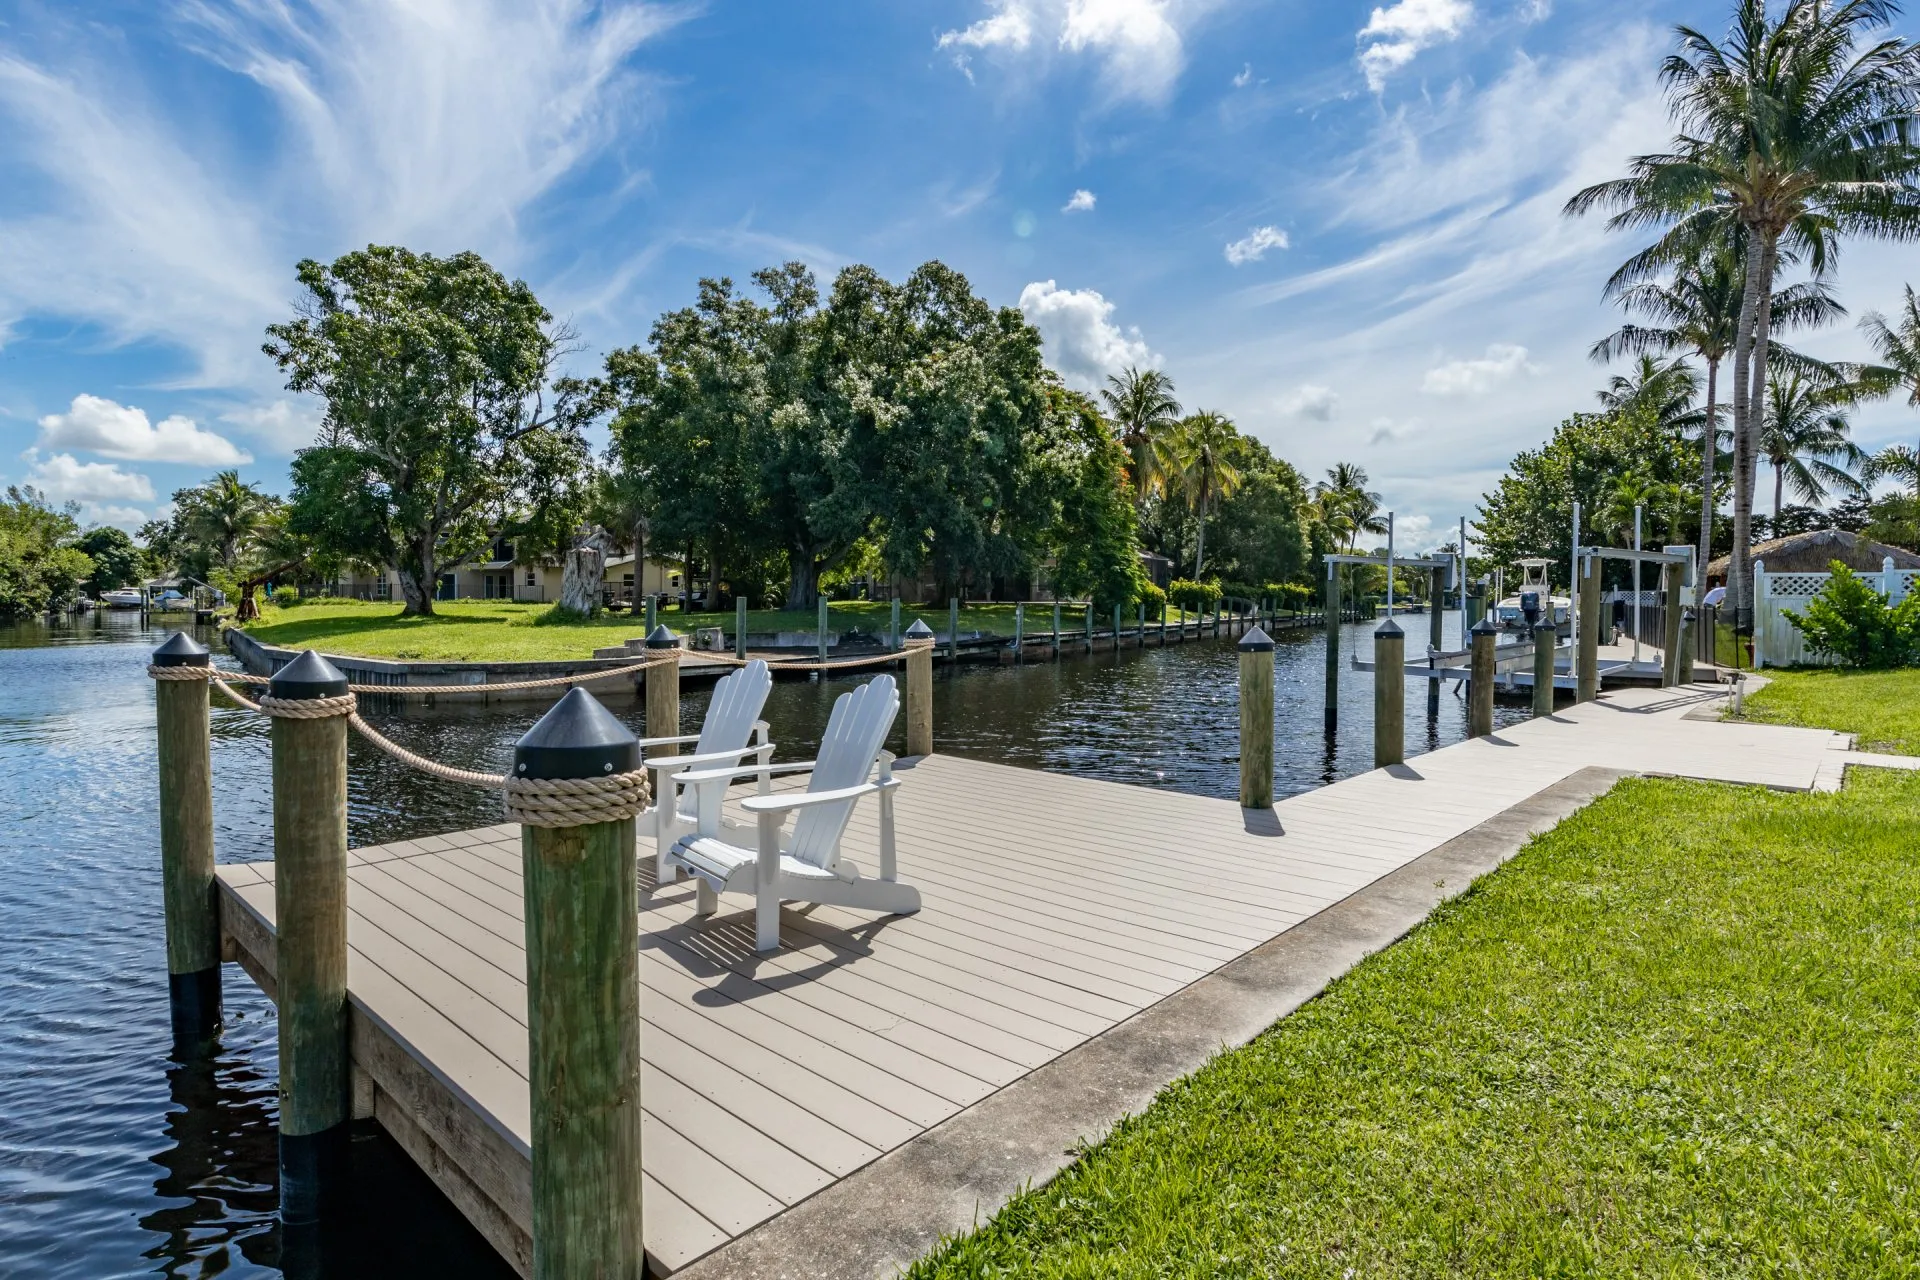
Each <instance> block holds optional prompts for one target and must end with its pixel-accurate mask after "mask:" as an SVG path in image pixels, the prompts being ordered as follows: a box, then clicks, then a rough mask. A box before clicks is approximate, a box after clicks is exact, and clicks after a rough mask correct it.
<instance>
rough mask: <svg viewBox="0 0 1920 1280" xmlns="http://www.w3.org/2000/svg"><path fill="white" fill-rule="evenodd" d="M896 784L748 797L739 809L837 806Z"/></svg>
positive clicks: (762, 810) (781, 810) (782, 810)
mask: <svg viewBox="0 0 1920 1280" xmlns="http://www.w3.org/2000/svg"><path fill="white" fill-rule="evenodd" d="M899 785H900V784H899V783H898V782H893V781H889V782H863V783H861V784H860V785H859V786H857V787H837V788H835V789H834V790H832V791H800V792H795V793H793V794H791V795H784V796H748V797H747V798H746V799H745V800H742V801H741V802H740V807H741V808H742V809H745V810H746V811H747V812H748V813H785V812H786V811H787V810H789V809H806V808H811V807H812V806H813V805H816V804H839V803H841V802H842V801H845V800H858V799H859V798H860V797H861V796H864V795H867V794H868V793H870V792H874V791H887V790H891V789H892V788H894V787H897V786H899Z"/></svg>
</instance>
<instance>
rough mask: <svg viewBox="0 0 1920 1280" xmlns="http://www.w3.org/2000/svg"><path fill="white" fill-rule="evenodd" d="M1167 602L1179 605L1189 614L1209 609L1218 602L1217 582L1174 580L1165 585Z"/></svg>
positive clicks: (1218, 589)
mask: <svg viewBox="0 0 1920 1280" xmlns="http://www.w3.org/2000/svg"><path fill="white" fill-rule="evenodd" d="M1167 601H1168V603H1170V604H1176V605H1179V606H1180V607H1181V608H1182V609H1185V610H1187V611H1188V612H1190V613H1197V612H1201V611H1204V610H1207V609H1211V608H1212V607H1213V606H1214V605H1216V604H1218V603H1219V601H1220V584H1219V583H1217V582H1195V581H1194V580H1193V579H1191V578H1175V579H1174V580H1173V581H1172V582H1170V583H1168V584H1167Z"/></svg>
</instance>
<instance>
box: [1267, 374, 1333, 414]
mask: <svg viewBox="0 0 1920 1280" xmlns="http://www.w3.org/2000/svg"><path fill="white" fill-rule="evenodd" d="M1339 407H1340V396H1339V393H1337V392H1336V391H1334V389H1333V388H1332V387H1322V386H1319V385H1317V384H1315V383H1311V382H1303V383H1301V384H1300V385H1299V386H1298V387H1295V388H1294V389H1293V392H1292V393H1291V394H1290V395H1287V396H1285V397H1283V398H1282V399H1281V401H1280V412H1281V413H1284V414H1286V415H1287V416H1288V417H1289V418H1310V419H1312V420H1313V421H1315V422H1331V421H1332V420H1333V415H1334V412H1335V411H1336V410H1337V409H1339Z"/></svg>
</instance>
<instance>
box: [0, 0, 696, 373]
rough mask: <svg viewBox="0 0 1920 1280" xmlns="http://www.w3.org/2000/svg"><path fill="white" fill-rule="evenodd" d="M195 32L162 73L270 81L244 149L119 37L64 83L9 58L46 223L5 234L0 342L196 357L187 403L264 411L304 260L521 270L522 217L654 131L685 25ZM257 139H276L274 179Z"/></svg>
mask: <svg viewBox="0 0 1920 1280" xmlns="http://www.w3.org/2000/svg"><path fill="white" fill-rule="evenodd" d="M173 12H174V13H175V14H176V15H177V20H178V21H179V22H180V23H181V24H183V25H184V26H185V27H186V28H187V30H186V32H185V35H184V38H183V39H182V40H181V42H180V47H179V48H176V49H172V50H169V51H168V60H167V61H166V62H165V64H164V65H168V66H172V65H173V62H174V61H176V60H177V59H176V58H175V55H178V56H179V57H187V58H191V57H194V56H199V57H202V58H205V59H207V60H210V61H212V62H214V63H217V64H219V66H220V67H221V68H222V69H224V70H225V71H228V72H231V73H233V75H234V76H236V77H242V78H244V80H246V81H250V82H251V84H252V86H253V88H254V90H255V91H256V93H257V96H256V98H255V100H254V101H253V102H251V103H249V104H247V105H246V106H245V107H236V108H234V109H232V110H231V111H230V113H229V114H230V115H231V116H232V117H233V118H235V119H239V118H240V117H241V116H243V115H244V116H246V117H247V124H246V128H245V129H241V128H240V127H239V126H237V125H236V126H235V127H234V128H233V129H231V130H229V131H227V132H225V133H222V132H215V133H212V134H209V133H208V117H207V116H206V115H205V114H204V113H203V112H200V111H198V110H191V109H189V110H183V109H182V106H181V104H183V103H187V104H192V103H197V102H199V98H198V97H197V96H196V95H193V94H186V95H183V94H181V93H180V91H179V87H178V85H177V84H176V83H174V82H173V81H172V80H162V79H160V78H158V77H148V76H146V75H143V69H144V68H143V66H142V64H139V63H135V62H133V61H131V60H130V59H131V55H127V54H125V53H124V52H123V49H124V46H125V44H126V43H127V42H123V41H120V40H118V39H97V38H96V39H89V40H86V41H84V42H82V41H81V40H79V39H78V38H77V36H76V38H75V39H74V40H72V41H67V42H60V43H59V44H58V45H50V46H49V47H59V48H61V49H62V50H63V53H62V56H61V58H60V60H59V61H58V62H47V63H44V64H43V63H39V62H34V61H29V60H28V59H27V58H26V57H25V56H24V55H22V54H20V53H18V52H9V53H0V130H4V131H5V134H6V136H7V139H8V142H7V158H8V161H9V163H10V165H12V166H15V167H16V172H18V173H20V174H22V175H26V174H30V175H31V176H32V178H33V180H34V182H33V186H32V188H31V190H32V191H33V195H34V199H33V202H32V203H31V204H30V205H28V204H24V203H20V202H16V203H14V204H11V205H10V206H9V209H8V210H7V211H6V212H5V213H4V214H0V328H4V327H5V326H6V325H7V324H8V323H10V322H15V321H17V320H19V319H20V318H21V317H24V316H31V315H44V316H58V317H62V318H65V319H71V320H77V321H81V322H84V323H88V324H92V325H95V326H98V327H99V329H100V330H101V331H102V332H103V333H104V334H105V335H106V336H107V337H108V338H109V339H110V340H112V341H113V342H115V343H121V344H126V343H134V342H143V341H156V340H157V341H158V342H161V343H164V344H169V345H171V346H173V347H176V348H178V349H180V350H181V351H183V352H184V353H185V354H186V356H187V358H188V360H189V362H190V363H191V366H192V367H191V368H190V369H189V370H188V371H187V372H186V373H185V374H184V375H183V376H182V379H181V380H182V381H183V382H186V383H190V384H193V385H203V386H204V385H217V386H229V387H249V388H258V389H262V390H264V389H265V388H266V386H268V385H269V384H270V380H271V378H272V374H271V366H270V365H268V364H267V362H265V361H264V360H263V359H262V358H261V357H260V355H259V344H260V338H261V330H262V328H263V327H264V326H265V325H266V324H268V323H270V322H272V321H275V320H280V319H284V318H286V316H287V314H288V310H289V301H290V300H291V298H292V297H293V296H294V294H295V292H296V287H295V284H294V281H293V275H292V263H293V262H294V261H295V260H297V259H298V258H299V257H301V256H303V254H307V253H312V252H314V251H315V250H316V249H319V248H322V247H327V246H338V247H342V248H344V247H347V246H351V245H355V244H366V243H368V242H369V241H374V240H377V241H380V242H384V243H400V244H414V245H417V246H419V247H422V248H427V247H432V248H435V249H442V250H444V249H447V248H456V249H465V248H472V249H475V250H477V251H479V252H481V253H483V254H485V255H486V256H487V257H489V258H490V259H491V260H493V261H495V262H496V263H499V264H500V265H502V266H503V267H505V268H507V269H509V270H511V269H512V265H513V259H514V258H516V257H517V256H518V255H519V252H520V250H521V248H522V239H521V230H520V220H521V217H522V215H523V212H524V211H525V210H526V209H527V208H528V207H529V206H530V205H532V204H534V203H535V202H537V201H538V200H540V199H541V198H542V197H544V196H546V195H547V194H548V193H550V192H551V191H552V190H553V189H554V188H555V187H556V186H557V185H559V184H560V183H561V181H562V180H563V179H565V178H566V177H568V176H569V175H571V174H573V173H574V172H576V171H577V170H578V169H580V168H581V167H582V166H583V165H584V164H585V163H586V162H587V161H589V160H591V159H593V158H595V157H597V156H599V155H600V154H602V153H603V152H604V151H605V150H606V149H607V148H608V146H609V144H611V143H612V142H613V141H614V140H615V139H617V138H619V137H620V136H621V135H622V132H623V129H624V127H625V126H627V125H629V124H631V123H633V122H634V120H635V119H636V118H637V117H639V116H640V115H641V114H642V112H643V110H644V105H645V93H644V85H643V84H642V82H641V81H640V80H639V78H638V76H637V75H636V74H635V73H634V72H633V71H632V70H631V69H630V68H629V67H628V65H627V63H628V61H629V59H630V57H631V55H632V53H633V52H634V51H635V50H636V49H637V48H638V47H639V46H640V45H641V44H642V43H643V42H644V41H645V40H646V39H648V38H649V37H650V36H651V35H653V34H654V33H656V32H658V31H659V30H661V29H662V28H664V27H665V26H667V25H669V24H670V23H671V22H673V21H676V20H678V17H679V16H680V15H681V14H682V13H684V12H686V10H685V9H683V8H680V7H672V8H669V7H666V6H649V5H643V4H631V3H629V4H613V3H609V4H605V5H598V4H588V3H585V2H584V0H527V2H525V3H522V2H521V0H467V2H465V3H461V4H459V5H449V4H440V5H429V4H392V3H388V2H387V0H324V2H316V3H310V4H302V5H290V4H281V3H253V2H251V0H224V2H223V0H205V2H203V3H196V4H192V5H181V6H176V7H175V8H174V10H173ZM19 47H20V46H18V45H14V46H12V48H14V49H18V48H19ZM68 50H83V51H84V52H81V53H72V52H67V51H68ZM143 56H144V55H143ZM176 74H189V73H188V72H186V71H184V70H181V71H178V72H176ZM243 134H244V137H243V136H242V135H243ZM255 134H259V135H260V136H263V137H269V138H271V140H272V146H271V147H270V148H268V149H267V151H266V152H265V153H264V154H265V156H266V157H267V159H265V160H264V161H263V160H262V159H261V155H262V154H263V153H261V152H260V151H259V149H258V148H255V147H253V146H252V145H251V141H252V140H253V139H254V136H255ZM322 256H324V255H322Z"/></svg>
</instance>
